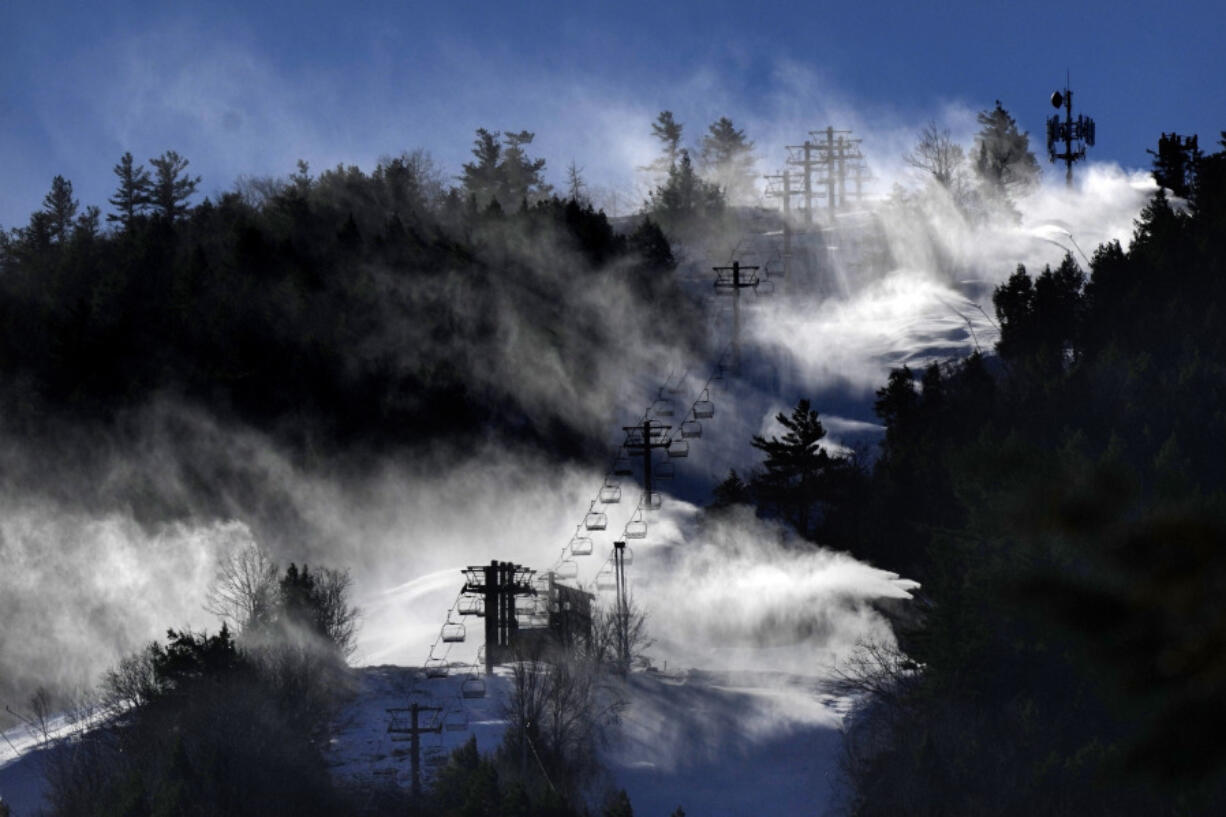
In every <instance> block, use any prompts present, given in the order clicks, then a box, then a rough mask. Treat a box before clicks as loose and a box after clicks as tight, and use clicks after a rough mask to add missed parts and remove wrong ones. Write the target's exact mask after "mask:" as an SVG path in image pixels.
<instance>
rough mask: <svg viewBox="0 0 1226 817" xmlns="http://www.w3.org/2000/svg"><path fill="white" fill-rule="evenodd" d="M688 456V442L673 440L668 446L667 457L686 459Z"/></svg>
mask: <svg viewBox="0 0 1226 817" xmlns="http://www.w3.org/2000/svg"><path fill="white" fill-rule="evenodd" d="M689 455H690V441H689V440H673V441H672V442H671V443H669V444H668V456H670V457H688V456H689Z"/></svg>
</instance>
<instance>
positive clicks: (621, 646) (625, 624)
mask: <svg viewBox="0 0 1226 817" xmlns="http://www.w3.org/2000/svg"><path fill="white" fill-rule="evenodd" d="M648 456H651V455H650V453H648ZM613 571H614V574H615V575H616V577H617V613H616V615H617V660H618V666H620V667H621V671H622V673H623V674H625V673H627V672H629V671H630V601H629V599H628V598H627V597H626V543H625V541H624V540H621V539H619V540H617V541H616V542H614V543H613Z"/></svg>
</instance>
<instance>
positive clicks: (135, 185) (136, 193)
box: [106, 153, 150, 230]
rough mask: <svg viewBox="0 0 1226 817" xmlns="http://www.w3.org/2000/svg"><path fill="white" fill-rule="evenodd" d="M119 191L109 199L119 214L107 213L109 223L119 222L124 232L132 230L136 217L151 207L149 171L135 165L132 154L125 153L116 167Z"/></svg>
mask: <svg viewBox="0 0 1226 817" xmlns="http://www.w3.org/2000/svg"><path fill="white" fill-rule="evenodd" d="M115 175H116V176H118V177H119V189H117V190H116V191H115V195H114V196H112V197H111V198H109V199H107V201H108V202H110V204H111V205H112V206H113V207H115V208H116V210H117V211H118V212H115V213H107V216H106V220H107V221H118V222H120V224H121V225H122V226H123V229H124V230H130V229H132V222H133V221H134V220H135V218H136V216H137V215H139V214H140V213H141V212H143V211H144V210H145V208H146V207H148V206H149V189H150V182H149V171H148V170H145V167H144V165H133V159H132V154H131V153H125V154H124V155H123V157H122V158H120V160H119V164H117V165H115Z"/></svg>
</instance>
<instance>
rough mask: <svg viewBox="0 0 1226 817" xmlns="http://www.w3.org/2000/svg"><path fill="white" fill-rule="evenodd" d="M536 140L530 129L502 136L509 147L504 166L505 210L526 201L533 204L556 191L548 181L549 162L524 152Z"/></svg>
mask: <svg viewBox="0 0 1226 817" xmlns="http://www.w3.org/2000/svg"><path fill="white" fill-rule="evenodd" d="M533 138H535V134H533V133H530V132H529V131H526V130H525V131H520V132H519V133H504V134H503V135H502V139H503V141H504V142H505V144H506V148H505V150H503V152H502V164H501V165H500V169H501V171H502V184H503V187H504V191H503V195H502V196H500V200H501V202H502V205H503V207H511V206H518V205H519V204H521V203H523V202H528V203H529V204H533V203H535V202H537V201H539V200H541V199H543V198H546V197H547V196H549V194H550V193H552V192H553V187H552V186H551V185H549V184H547V183H546V182H545V177H544V171H545V160H544V159H533V158H531V157H529V156H528V152H527V151H526V150H525V149H524V148H525V147H526V146H527V145H530V144H532V140H533Z"/></svg>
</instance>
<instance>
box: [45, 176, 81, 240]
mask: <svg viewBox="0 0 1226 817" xmlns="http://www.w3.org/2000/svg"><path fill="white" fill-rule="evenodd" d="M79 204H80V202H78V201H77V200H76V199H74V198H73V197H72V182H70V181H68V180H67V179H65V178H64V177H63V176H56V177H55V178H54V179H52V180H51V191H50V192H49V193H47V195H46V196H44V197H43V212H44V213H46V214H47V227H48V229H49V230H50V236H51V240H52V241H53V242H56V243H63V242H64V241H67V240H68V236H69V230H70V229H71V227H72V222H73V219H74V218H75V217H76V215H77V207H78V205H79Z"/></svg>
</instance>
